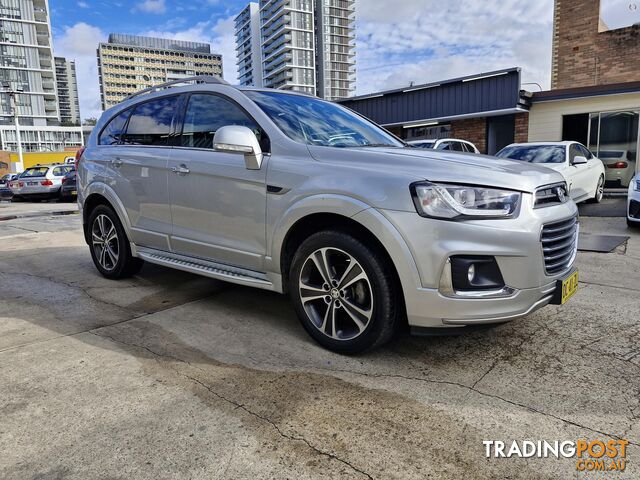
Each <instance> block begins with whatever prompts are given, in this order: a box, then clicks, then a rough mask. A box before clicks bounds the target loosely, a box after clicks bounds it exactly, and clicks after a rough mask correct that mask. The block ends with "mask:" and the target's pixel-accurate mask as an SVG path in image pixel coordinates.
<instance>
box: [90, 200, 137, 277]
mask: <svg viewBox="0 0 640 480" xmlns="http://www.w3.org/2000/svg"><path fill="white" fill-rule="evenodd" d="M89 237H90V238H89V242H90V249H91V258H92V259H93V263H94V265H95V266H96V268H97V269H98V271H99V272H100V273H101V274H102V275H104V276H105V277H107V278H110V279H119V278H126V277H130V276H131V275H135V274H136V273H138V272H139V271H140V268H141V267H142V264H143V262H142V260H140V259H139V258H135V257H133V256H132V255H131V248H130V246H129V240H128V239H127V236H126V234H125V232H124V228H123V227H122V224H121V223H120V220H119V219H118V216H117V215H116V214H115V212H114V211H113V210H112V209H111V208H110V207H108V206H106V205H99V206H97V207H96V208H95V210H93V212H91V215H90V217H89Z"/></svg>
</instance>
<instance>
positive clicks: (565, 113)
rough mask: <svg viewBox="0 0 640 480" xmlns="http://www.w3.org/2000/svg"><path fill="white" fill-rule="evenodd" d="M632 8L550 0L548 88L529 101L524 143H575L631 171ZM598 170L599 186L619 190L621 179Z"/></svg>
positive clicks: (638, 44) (635, 70) (635, 99)
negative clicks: (601, 180) (602, 183)
mask: <svg viewBox="0 0 640 480" xmlns="http://www.w3.org/2000/svg"><path fill="white" fill-rule="evenodd" d="M634 5H635V2H618V1H615V0H556V2H555V6H554V28H553V47H552V73H551V86H552V89H551V90H549V91H546V92H536V93H534V94H533V96H532V104H531V108H530V114H529V125H528V137H529V140H530V141H557V140H575V141H579V142H581V143H583V144H585V145H586V146H588V147H589V149H591V151H592V152H593V153H594V154H595V155H597V156H598V157H600V159H601V160H603V161H604V162H605V164H611V165H617V167H615V168H624V169H635V170H637V168H638V162H637V160H638V159H637V156H638V151H639V145H640V137H639V133H640V131H639V129H638V120H639V118H640V8H638V7H636V8H631V7H632V6H634ZM614 160H615V161H614ZM612 168H613V167H612ZM606 170H607V176H606V177H605V178H606V179H607V186H609V187H627V185H628V179H626V180H617V177H619V176H620V175H616V172H614V170H612V169H611V168H607V169H606Z"/></svg>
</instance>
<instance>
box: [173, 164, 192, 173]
mask: <svg viewBox="0 0 640 480" xmlns="http://www.w3.org/2000/svg"><path fill="white" fill-rule="evenodd" d="M171 171H172V172H173V173H177V174H178V175H186V174H187V173H189V172H190V171H191V170H189V169H188V168H187V167H186V165H180V166H179V167H171Z"/></svg>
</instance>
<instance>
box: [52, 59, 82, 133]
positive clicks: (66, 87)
mask: <svg viewBox="0 0 640 480" xmlns="http://www.w3.org/2000/svg"><path fill="white" fill-rule="evenodd" d="M55 64H56V84H57V87H58V108H59V110H60V122H61V123H62V125H77V126H80V103H79V100H78V82H77V79H76V62H74V61H73V60H67V59H66V58H64V57H55Z"/></svg>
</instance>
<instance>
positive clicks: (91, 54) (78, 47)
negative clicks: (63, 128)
mask: <svg viewBox="0 0 640 480" xmlns="http://www.w3.org/2000/svg"><path fill="white" fill-rule="evenodd" d="M106 37H107V36H106V35H105V34H104V33H103V32H102V31H101V30H100V29H99V28H97V27H94V26H92V25H88V24H86V23H84V22H80V23H76V24H75V25H73V26H71V27H66V28H65V29H64V31H63V32H62V33H61V34H60V35H59V36H56V37H55V38H54V52H55V54H56V55H58V56H61V57H66V58H67V59H69V60H75V62H76V75H77V80H78V96H79V97H80V115H81V116H82V118H83V119H84V118H87V117H98V116H100V113H101V111H102V108H101V105H100V87H99V85H98V64H97V61H96V49H97V48H98V43H100V42H103V41H105V40H106Z"/></svg>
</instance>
